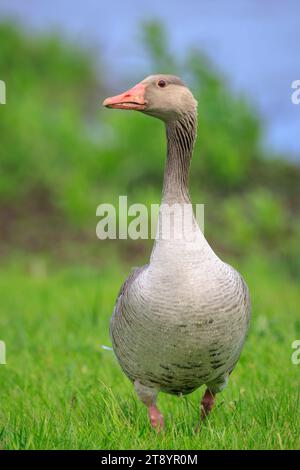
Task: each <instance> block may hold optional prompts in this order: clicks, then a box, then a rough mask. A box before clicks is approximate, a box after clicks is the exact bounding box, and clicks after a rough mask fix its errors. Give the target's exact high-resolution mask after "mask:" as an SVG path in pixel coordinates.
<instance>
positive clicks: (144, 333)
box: [104, 75, 250, 429]
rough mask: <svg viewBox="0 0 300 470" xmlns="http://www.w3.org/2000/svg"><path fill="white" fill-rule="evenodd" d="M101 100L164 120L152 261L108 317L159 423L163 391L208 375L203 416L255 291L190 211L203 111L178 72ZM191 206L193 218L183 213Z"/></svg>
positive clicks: (177, 390)
mask: <svg viewBox="0 0 300 470" xmlns="http://www.w3.org/2000/svg"><path fill="white" fill-rule="evenodd" d="M163 83H164V86H162V87H161V86H160V85H161V84H163ZM159 88H162V89H161V90H160V89H159ZM104 105H105V106H108V107H115V108H121V109H137V110H139V111H142V112H145V113H147V114H150V115H152V116H154V117H158V118H160V119H162V120H163V121H164V122H165V124H166V131H167V144H168V145H167V160H166V167H165V176H164V185H163V196H162V203H161V206H160V214H159V223H158V230H157V237H156V240H155V243H154V247H153V250H152V254H151V258H150V262H149V264H147V265H145V266H143V267H142V268H138V269H136V270H135V271H134V272H133V273H132V274H131V275H130V276H129V278H128V279H127V280H126V281H125V283H124V284H123V286H122V288H121V290H120V293H119V296H118V298H117V301H116V305H115V308H114V312H113V316H112V319H111V325H110V333H111V338H112V343H113V349H114V351H115V354H116V356H117V358H118V361H119V363H120V365H121V367H122V369H123V371H124V372H125V374H126V375H127V376H128V377H129V379H130V380H131V381H132V382H133V383H134V386H135V389H136V391H137V393H138V396H139V397H140V399H141V400H142V401H143V402H144V403H145V404H146V405H147V407H148V409H149V416H150V420H151V423H152V425H153V426H154V427H156V428H157V429H160V428H161V427H162V425H163V418H162V415H161V414H160V412H159V410H158V408H157V406H156V396H157V394H158V392H159V391H162V392H167V393H171V394H187V393H190V392H192V391H193V390H195V389H197V388H199V387H200V386H201V385H204V384H205V385H206V386H207V391H206V393H205V395H204V398H203V400H202V416H203V417H205V416H206V415H207V414H208V412H209V411H210V409H211V407H212V405H213V402H214V396H215V394H216V393H218V392H220V391H221V390H222V389H223V388H224V387H225V386H226V384H227V382H228V377H229V374H230V373H231V371H232V370H233V368H234V367H235V365H236V363H237V361H238V359H239V356H240V353H241V350H242V347H243V344H244V341H245V338H246V334H247V330H248V326H249V320H250V300H249V292H248V288H247V286H246V284H245V282H244V280H243V279H242V277H241V275H240V274H239V273H238V272H237V271H236V270H235V269H234V268H232V267H231V266H229V265H228V264H226V263H224V262H223V261H221V260H220V258H219V257H218V256H217V255H216V254H215V253H214V251H213V250H212V248H211V247H210V246H209V244H208V242H207V241H206V239H205V237H204V235H203V233H202V231H201V230H200V228H199V226H198V225H197V222H196V220H195V218H194V216H193V213H192V206H191V201H190V197H189V192H188V172H189V164H190V159H191V156H192V151H193V145H194V141H195V136H196V123H197V120H196V117H197V113H196V102H195V100H194V98H193V96H192V94H191V92H190V91H189V90H188V89H187V88H186V87H185V86H184V84H183V83H182V82H181V80H180V79H178V78H177V77H173V76H165V75H158V76H151V77H148V78H147V79H145V80H144V81H143V82H141V84H138V85H136V86H135V87H134V88H132V89H131V90H129V91H128V92H126V93H124V94H122V95H118V96H117V97H113V98H108V99H107V100H105V102H104ZM174 204H175V205H176V207H177V212H176V213H175V215H174V218H173V219H172V224H171V226H170V227H171V229H172V230H170V232H168V236H167V237H165V236H164V235H165V234H164V233H163V232H164V231H163V228H164V227H165V226H166V225H165V224H166V220H167V218H168V217H169V215H170V213H169V209H168V208H170V207H172V206H173V205H174ZM186 207H188V210H189V211H190V212H189V215H190V216H191V221H192V222H191V223H188V222H189V220H188V218H187V217H185V216H184V217H181V216H182V214H183V213H184V210H185V208H186ZM179 219H180V220H179ZM177 222H178V223H177Z"/></svg>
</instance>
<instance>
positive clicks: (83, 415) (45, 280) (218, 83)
mask: <svg viewBox="0 0 300 470" xmlns="http://www.w3.org/2000/svg"><path fill="white" fill-rule="evenodd" d="M141 34H142V37H143V41H144V49H145V55H148V57H149V70H143V71H135V74H134V76H133V77H132V79H131V80H132V83H134V82H135V81H136V79H137V77H139V79H140V78H142V77H143V76H145V75H146V74H147V73H148V72H149V71H152V70H160V69H161V67H163V69H164V70H165V69H166V68H167V69H168V71H172V72H176V73H178V74H180V75H182V74H183V73H184V70H189V74H188V76H187V77H186V78H187V81H188V83H189V84H190V85H191V88H192V89H193V91H194V90H195V94H196V95H197V98H198V101H199V111H200V113H199V114H200V119H199V129H198V143H197V146H196V149H195V156H194V160H193V165H192V173H191V192H192V195H193V198H194V201H195V202H204V203H205V231H206V235H207V238H208V241H209V242H210V244H211V245H212V247H213V249H214V250H215V251H216V253H217V254H218V255H220V257H222V259H224V261H226V262H229V263H231V264H232V265H233V266H235V267H236V268H237V269H239V271H240V272H241V273H242V274H243V276H244V278H245V280H246V281H247V283H248V285H249V288H250V293H251V299H252V323H251V328H250V334H249V337H248V340H247V342H246V345H245V348H244V351H243V353H242V356H241V359H240V361H239V364H238V366H237V367H236V369H235V371H234V373H233V374H232V376H231V379H230V382H229V385H228V387H227V389H226V390H225V391H224V392H223V393H222V394H220V395H219V396H218V399H217V406H216V408H215V409H214V411H213V413H212V414H211V416H210V417H209V418H208V419H207V421H206V422H205V423H203V424H202V426H201V430H200V432H198V433H196V432H195V431H194V428H195V426H196V424H197V423H198V419H199V403H200V399H201V395H202V393H203V390H198V391H196V392H194V393H193V394H191V395H189V396H187V397H172V396H168V395H164V394H161V395H160V396H159V405H160V407H161V409H162V411H163V413H164V414H165V420H166V431H165V433H164V434H162V435H157V434H156V432H154V431H153V430H151V429H150V426H149V423H148V417H147V410H146V408H145V407H144V406H143V405H142V404H141V403H140V402H139V401H138V400H137V398H136V396H135V392H134V390H133V387H132V385H131V384H130V382H129V381H128V379H127V378H126V377H125V376H124V374H123V373H122V372H121V370H120V367H119V365H118V363H117V361H116V359H115V357H114V354H113V353H112V352H111V351H109V350H104V349H103V348H102V346H103V345H105V346H110V345H111V342H110V338H109V320H110V316H111V313H112V310H113V307H114V302H115V299H116V296H117V293H118V291H119V288H120V286H121V284H122V282H123V281H124V279H125V278H126V277H127V275H128V273H129V272H130V270H131V268H132V267H133V266H138V265H142V264H144V263H145V262H147V261H148V258H149V255H150V251H151V241H150V242H149V241H147V242H145V241H142V240H136V241H122V240H119V241H99V240H97V238H96V234H95V229H96V224H97V218H96V215H95V214H96V207H97V205H98V204H99V203H101V202H111V203H114V202H115V203H117V201H118V197H119V195H122V194H127V195H128V196H129V203H131V202H143V203H145V204H148V205H149V204H150V203H158V202H159V200H160V188H161V181H162V171H163V164H164V151H165V142H164V131H163V128H162V127H161V126H160V123H158V122H155V121H154V120H151V119H149V120H147V118H146V117H145V116H139V115H135V114H132V115H131V114H130V115H129V116H128V115H126V116H125V115H124V114H123V113H122V112H120V113H117V112H116V113H106V114H105V110H104V111H103V110H100V109H98V108H99V102H100V99H101V98H102V99H103V97H105V96H107V95H108V94H110V91H111V89H110V86H109V79H108V76H106V74H105V73H104V71H103V70H102V69H101V67H100V70H96V69H95V68H94V66H93V60H92V58H91V57H90V55H89V53H88V52H87V51H82V50H80V49H78V48H77V47H75V46H74V45H71V44H69V43H67V41H65V40H63V39H61V38H58V37H56V36H40V37H34V38H33V37H31V36H30V35H29V34H28V33H26V32H24V31H21V30H20V29H19V27H16V26H14V25H11V24H0V42H1V44H2V45H3V47H1V50H0V70H1V71H3V73H4V74H5V77H0V78H5V80H6V83H7V89H8V90H10V94H9V95H8V96H9V100H8V103H7V105H5V106H2V107H1V108H0V132H1V146H0V165H1V171H0V234H1V235H0V262H1V266H0V340H3V341H5V343H6V349H7V351H6V355H7V357H6V361H7V363H6V365H0V383H1V387H0V400H1V409H0V448H2V449H299V448H300V436H299V428H300V413H299V398H300V397H299V394H300V365H298V366H297V365H295V364H293V363H292V361H291V356H292V353H293V349H292V343H293V341H294V340H296V339H300V317H299V306H300V290H299V281H300V243H299V239H300V223H299V197H300V185H299V177H300V168H299V166H297V165H296V164H295V163H289V161H288V160H287V159H286V158H285V156H280V155H270V154H268V153H267V152H266V151H265V150H262V147H261V145H260V142H261V141H260V138H261V134H262V132H263V126H262V123H261V122H260V120H259V118H258V116H257V114H256V112H255V110H253V108H252V106H251V103H249V101H248V100H247V99H246V98H245V97H242V96H236V95H235V94H234V93H233V92H232V91H231V89H230V85H229V84H228V83H227V82H226V79H224V77H223V76H222V73H221V72H220V71H216V70H215V69H214V67H213V65H212V64H211V63H210V61H209V59H208V58H206V57H204V56H203V55H202V53H201V51H195V50H192V51H187V55H186V57H185V59H184V62H183V63H182V64H179V63H175V61H174V58H173V57H172V55H171V54H170V52H169V51H168V48H167V41H166V37H165V33H164V28H163V26H162V25H160V24H158V23H156V22H152V23H151V22H150V23H149V24H144V25H142V26H141ZM162 44H163V45H165V46H164V47H162ZM108 75H109V74H108ZM126 84H127V85H128V83H127V82H126V83H125V86H126ZM120 86H122V85H120ZM121 89H122V88H121ZM12 90H13V92H12ZM114 91H117V90H114ZM20 96H22V99H20ZM95 103H97V105H96V104H95ZM137 162H138V164H137Z"/></svg>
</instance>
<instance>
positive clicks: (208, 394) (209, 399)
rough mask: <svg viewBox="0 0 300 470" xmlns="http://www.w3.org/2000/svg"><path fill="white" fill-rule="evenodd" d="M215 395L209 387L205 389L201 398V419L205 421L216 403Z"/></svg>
mask: <svg viewBox="0 0 300 470" xmlns="http://www.w3.org/2000/svg"><path fill="white" fill-rule="evenodd" d="M215 396H216V394H215V393H213V392H212V391H210V389H209V388H207V389H206V390H205V393H204V395H203V398H202V400H201V421H203V420H204V419H205V418H206V417H207V416H208V415H209V413H210V412H211V410H212V407H213V406H214V404H215Z"/></svg>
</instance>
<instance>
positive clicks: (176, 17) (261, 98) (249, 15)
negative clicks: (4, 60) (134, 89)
mask: <svg viewBox="0 0 300 470" xmlns="http://www.w3.org/2000/svg"><path fill="white" fill-rule="evenodd" d="M7 17H9V18H13V19H15V20H16V21H18V22H20V23H21V24H22V25H24V26H26V27H27V28H29V29H32V30H33V31H44V30H47V31H49V30H55V31H58V32H60V33H62V34H64V35H66V36H67V37H69V38H71V39H72V40H73V41H76V42H78V43H80V44H82V45H84V46H88V47H90V48H92V50H93V52H94V54H95V60H96V61H98V60H99V61H100V60H101V61H103V63H104V64H107V66H108V67H109V70H111V72H112V74H113V81H116V80H115V78H116V77H120V76H126V74H127V75H128V71H129V70H130V69H136V68H137V69H138V68H139V67H140V68H142V66H143V65H144V60H145V59H144V56H143V51H142V49H141V47H139V46H140V45H139V40H138V31H139V23H140V22H141V21H142V20H145V19H152V18H155V19H161V20H162V21H163V22H164V24H165V25H166V27H167V30H168V35H169V38H170V42H171V45H172V52H173V53H174V54H175V55H179V56H180V55H183V54H184V52H185V50H186V49H187V48H188V47H190V46H194V47H195V46H196V47H197V48H201V49H202V50H204V51H206V52H207V54H208V55H209V56H210V58H211V59H212V61H213V62H214V63H215V64H216V66H217V67H218V68H219V69H220V70H221V71H222V73H225V76H226V77H227V78H228V79H229V81H230V83H231V86H232V88H233V89H234V90H236V91H237V92H243V93H244V94H246V95H247V96H248V98H249V100H250V101H251V102H252V103H253V105H254V106H255V107H256V108H257V109H258V111H259V113H260V115H261V117H262V119H263V121H264V124H265V145H266V147H267V148H270V149H271V150H274V151H276V152H279V153H281V152H282V153H286V154H289V156H290V158H293V159H297V160H299V161H300V137H299V135H300V105H295V104H293V103H292V100H291V95H292V91H293V90H292V88H291V84H292V82H293V81H294V80H300V27H299V26H300V1H298V0H285V1H284V0H280V1H279V0H264V1H262V0H185V1H181V2H175V1H174V0H173V1H171V0H165V1H162V0H160V1H158V0H143V1H141V0H131V1H120V0H110V1H107V0H106V1H101V0H52V1H50V2H49V1H45V0H44V1H43V0H27V1H25V0H0V19H4V18H7ZM0 47H1V45H0ZM0 73H1V71H0ZM0 78H1V77H0Z"/></svg>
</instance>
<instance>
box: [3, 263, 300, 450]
mask: <svg viewBox="0 0 300 470" xmlns="http://www.w3.org/2000/svg"><path fill="white" fill-rule="evenodd" d="M239 269H240V270H241V271H242V272H243V274H244V275H245V277H246V279H247V282H248V284H249V286H250V290H251V293H252V301H253V320H252V326H251V332H250V336H249V338H248V341H247V343H246V346H245V349H244V351H243V354H242V357H241V360H240V362H239V364H238V366H237V368H236V370H235V372H234V373H233V374H232V376H231V380H230V383H229V386H228V388H227V389H226V390H225V391H224V392H223V393H222V394H220V395H219V397H218V401H217V406H216V408H215V409H214V411H213V413H212V415H211V417H210V418H209V419H208V420H207V421H206V423H205V424H203V426H202V429H201V431H200V433H198V434H195V433H194V432H193V429H194V427H195V425H196V423H197V419H198V408H199V400H200V397H201V394H202V393H203V391H202V390H200V391H196V392H194V393H193V394H192V395H190V396H188V397H185V398H176V397H171V396H168V395H163V394H161V395H160V397H159V405H160V407H161V409H162V411H163V412H164V414H165V419H166V432H165V434H164V435H162V436H157V435H156V433H155V432H154V431H152V430H151V429H150V427H149V424H148V420H147V413H146V409H145V407H144V406H143V405H142V404H141V403H140V402H138V400H137V399H136V396H135V393H134V391H133V387H132V385H131V384H130V382H129V381H128V380H127V378H126V377H125V376H124V375H123V373H122V372H121V370H120V368H119V366H118V364H117V362H116V360H115V358H114V355H113V353H112V352H109V351H104V350H103V349H102V348H101V345H102V344H105V345H109V344H110V340H109V335H108V326H109V318H110V315H111V311H112V308H113V305H114V300H115V297H116V294H117V291H118V289H119V286H120V284H121V282H122V280H123V279H124V278H125V276H126V275H127V273H128V271H129V268H128V266H125V265H124V264H118V263H117V262H115V261H113V262H112V263H111V265H110V263H107V264H106V265H104V266H102V267H91V266H76V265H70V266H68V267H53V265H51V263H49V262H47V261H45V260H42V259H33V258H32V259H31V260H27V261H25V262H24V261H23V262H22V265H20V262H15V263H14V262H10V263H9V264H7V265H6V266H3V267H2V268H1V270H0V299H1V310H0V339H2V340H4V341H5V342H6V347H7V364H6V365H1V366H0V380H1V389H0V400H1V410H0V447H1V448H3V449H156V448H158V449H246V448H250V449H254V448H255V449H295V448H299V447H300V446H299V444H300V438H299V427H300V418H299V379H300V366H295V365H292V363H291V353H292V349H291V343H292V342H293V341H294V339H296V338H298V339H299V338H300V321H299V305H300V291H299V286H298V285H297V283H296V282H293V281H292V280H291V279H290V278H288V277H286V276H285V275H284V274H283V273H280V272H279V271H278V270H276V269H274V266H269V265H268V263H267V262H266V261H263V259H259V257H257V258H255V257H252V258H251V259H250V258H249V261H245V262H243V263H242V264H241V265H240V266H239Z"/></svg>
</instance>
